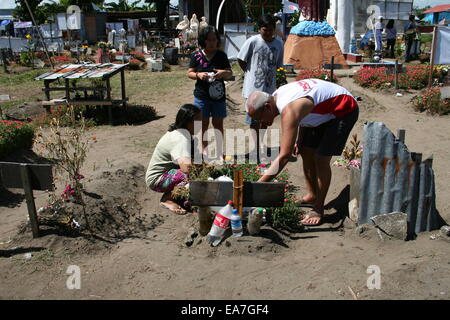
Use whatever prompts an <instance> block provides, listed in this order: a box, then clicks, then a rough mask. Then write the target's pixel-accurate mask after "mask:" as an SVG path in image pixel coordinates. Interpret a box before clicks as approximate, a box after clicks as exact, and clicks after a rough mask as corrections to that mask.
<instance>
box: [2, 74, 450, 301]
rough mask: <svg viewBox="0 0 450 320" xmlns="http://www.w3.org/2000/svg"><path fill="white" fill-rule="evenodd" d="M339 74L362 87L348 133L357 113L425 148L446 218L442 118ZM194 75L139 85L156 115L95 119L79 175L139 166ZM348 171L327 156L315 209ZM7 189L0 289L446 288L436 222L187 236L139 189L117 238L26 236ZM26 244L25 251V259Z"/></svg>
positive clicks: (121, 295)
mask: <svg viewBox="0 0 450 320" xmlns="http://www.w3.org/2000/svg"><path fill="white" fill-rule="evenodd" d="M174 72H184V71H174ZM341 84H342V85H344V86H345V87H347V88H348V89H350V90H351V91H352V92H353V93H354V94H355V95H358V96H361V97H363V103H362V104H361V116H360V120H359V121H358V125H357V126H356V127H355V129H354V131H355V132H356V133H358V134H359V136H361V133H362V124H363V122H364V121H366V120H368V121H383V122H385V123H386V125H387V126H388V127H389V128H390V129H391V130H392V131H393V132H396V130H397V128H400V127H401V128H405V129H406V144H407V146H408V147H409V149H410V150H412V151H415V152H423V153H424V156H427V154H433V155H434V159H435V160H434V166H433V167H434V170H435V175H436V190H437V208H438V210H439V211H440V213H441V215H442V216H443V217H444V219H446V220H447V221H450V207H449V200H450V199H449V194H448V181H449V178H450V171H449V170H448V160H447V159H448V158H449V152H450V151H449V150H450V141H449V139H448V137H449V136H450V127H449V126H448V120H449V118H448V117H430V116H428V115H423V114H418V113H416V112H414V111H413V110H412V109H411V108H410V105H408V102H409V99H410V96H408V95H405V96H403V97H401V98H397V97H394V96H387V95H383V94H379V93H375V92H371V91H369V90H364V89H362V88H359V87H357V86H355V85H354V84H353V83H352V80H351V79H345V78H344V79H342V81H341ZM193 85H194V83H193V81H188V80H187V81H186V83H185V84H184V85H183V86H182V87H178V88H176V89H174V90H173V94H171V95H170V96H158V95H152V94H150V93H149V94H148V95H147V96H145V97H142V101H136V102H139V103H145V104H150V105H153V106H155V107H156V109H157V110H158V113H159V115H161V116H164V117H162V118H160V119H158V120H156V121H152V122H150V123H147V124H145V125H140V126H121V127H107V126H105V127H99V128H96V129H94V130H93V132H92V133H91V134H92V135H95V136H96V138H97V141H98V142H97V143H96V144H95V145H94V147H93V148H92V150H91V151H90V152H89V155H88V161H87V163H86V166H85V176H86V177H92V180H95V179H97V178H98V177H99V176H101V174H102V172H109V175H111V176H114V174H116V173H117V172H118V170H123V169H125V170H127V168H129V167H130V165H133V166H135V167H139V166H141V168H140V169H139V170H141V171H139V170H138V172H139V173H138V174H142V170H145V168H146V167H147V164H148V161H149V160H150V156H151V152H152V150H153V149H154V147H155V145H156V143H157V141H158V140H159V138H160V136H162V134H163V133H164V132H165V131H166V129H167V127H168V125H169V124H170V123H171V122H172V121H173V119H174V116H175V114H176V111H177V108H178V107H179V106H180V105H181V104H183V103H190V102H192V100H193V99H192V89H193ZM233 87H234V88H233V89H231V90H232V92H231V97H232V99H233V100H235V101H236V102H238V103H242V98H241V97H240V90H239V86H238V85H233ZM140 99H141V98H140ZM243 119H244V116H243V113H242V112H241V111H235V112H230V114H229V117H228V118H227V119H226V121H225V127H226V128H245V126H244V125H243V124H242V121H243ZM278 124H279V123H278V122H276V123H275V127H277V126H278ZM288 168H289V170H290V171H291V174H292V180H293V181H292V182H293V184H295V185H298V186H299V187H300V191H299V193H300V194H301V193H302V190H303V188H304V183H303V175H302V169H301V165H300V164H299V162H293V163H289V165H288ZM119 181H120V180H119ZM348 181H349V177H348V172H346V171H345V170H343V169H340V168H334V167H333V181H332V186H331V188H330V192H329V196H328V199H327V203H330V205H329V206H328V209H327V211H326V213H327V214H328V215H330V217H331V219H330V220H331V221H333V219H332V217H333V215H334V214H336V213H338V211H339V210H342V206H339V205H334V204H336V203H338V204H339V201H333V200H335V199H339V198H342V197H344V196H345V193H346V192H348V190H347V189H346V186H347V185H348ZM11 192H12V195H11V196H15V197H16V198H17V201H16V203H17V204H18V205H17V206H14V207H11V208H9V207H5V206H1V207H0V216H1V217H2V219H1V221H2V222H1V224H0V269H1V270H2V272H1V273H0V298H1V299H6V298H13V299H353V296H352V294H351V293H350V289H349V287H350V288H351V289H352V290H353V291H354V292H355V293H356V294H357V297H358V299H407V298H411V299H449V298H450V258H449V255H448V253H449V243H448V242H445V241H443V240H439V239H437V240H431V239H430V236H431V235H434V234H435V233H436V232H435V233H422V234H421V235H420V236H419V237H418V239H417V240H415V241H409V242H404V241H396V240H386V239H385V240H384V241H382V240H380V238H379V236H378V234H377V233H376V232H374V230H369V231H367V232H364V233H361V234H359V233H358V232H356V231H355V229H351V228H343V227H341V228H339V226H340V224H341V221H339V220H336V221H333V223H328V224H324V225H323V226H321V227H318V228H311V229H309V230H306V231H305V232H302V233H298V234H285V233H282V232H279V231H274V230H272V229H270V228H267V227H266V228H264V229H263V231H262V234H261V236H258V237H249V236H248V237H243V238H241V239H234V238H229V239H228V240H227V241H226V242H225V243H223V244H221V245H220V246H219V247H216V248H212V247H210V246H209V245H207V244H206V243H205V241H203V240H202V239H201V238H199V237H197V238H196V239H195V241H194V244H193V245H192V246H190V247H187V246H186V245H185V244H184V243H185V238H186V236H187V235H188V233H189V230H190V229H191V228H192V227H193V226H195V224H196V220H195V217H194V216H193V215H188V216H176V215H173V214H170V213H169V212H167V211H161V210H160V209H159V206H158V202H159V196H160V195H158V194H156V193H153V192H150V191H147V192H143V193H142V194H141V195H139V202H140V206H141V207H142V210H141V211H140V216H142V217H143V218H145V219H148V220H146V221H153V222H154V223H152V224H151V226H150V225H149V227H148V229H147V230H146V231H145V232H144V233H141V234H139V235H138V236H136V237H126V238H125V239H124V240H122V241H119V242H107V241H95V242H90V241H88V240H86V239H84V238H81V237H76V238H70V237H61V236H58V235H56V234H48V235H46V236H44V237H41V238H39V239H31V237H30V234H29V233H25V234H21V235H17V228H18V226H19V225H20V224H21V223H24V222H25V221H26V217H27V215H26V205H25V203H24V202H23V201H22V202H20V201H21V200H22V199H21V197H20V192H19V191H18V190H11ZM36 198H37V200H36V202H37V205H38V206H41V205H43V204H45V201H46V198H47V195H46V194H45V193H43V192H36ZM10 203H11V202H10ZM336 216H337V215H336ZM155 221H156V222H155ZM10 239H12V240H11V242H9V241H10ZM26 252H32V254H33V257H32V258H31V259H28V260H27V259H25V258H24V253H26ZM69 265H77V266H79V267H80V270H81V289H80V290H68V289H67V287H66V281H67V279H68V276H69V275H68V274H66V270H67V268H68V266H69ZM372 265H376V266H379V267H380V270H381V289H379V290H377V289H374V290H369V289H368V288H367V285H366V284H367V279H368V277H369V274H368V273H367V268H368V267H369V266H372Z"/></svg>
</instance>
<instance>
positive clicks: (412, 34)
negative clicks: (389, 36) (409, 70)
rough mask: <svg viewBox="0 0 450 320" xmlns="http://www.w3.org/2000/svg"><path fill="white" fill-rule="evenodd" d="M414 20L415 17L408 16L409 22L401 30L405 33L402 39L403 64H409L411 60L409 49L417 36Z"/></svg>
mask: <svg viewBox="0 0 450 320" xmlns="http://www.w3.org/2000/svg"><path fill="white" fill-rule="evenodd" d="M415 19H416V16H415V15H410V16H409V20H408V22H407V23H406V24H405V28H404V30H403V31H404V33H405V35H404V39H405V44H406V51H405V62H409V61H410V60H411V49H412V46H413V44H414V40H415V39H416V36H417V25H416V23H415V22H414V20H415Z"/></svg>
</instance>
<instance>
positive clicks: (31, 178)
mask: <svg viewBox="0 0 450 320" xmlns="http://www.w3.org/2000/svg"><path fill="white" fill-rule="evenodd" d="M0 183H1V184H3V186H4V187H5V188H23V190H24V192H25V198H26V200H27V208H28V215H29V217H30V224H31V230H32V232H33V238H37V237H39V221H38V217H37V212H36V204H35V203H34V196H33V190H53V172H52V165H50V164H31V163H16V162H0Z"/></svg>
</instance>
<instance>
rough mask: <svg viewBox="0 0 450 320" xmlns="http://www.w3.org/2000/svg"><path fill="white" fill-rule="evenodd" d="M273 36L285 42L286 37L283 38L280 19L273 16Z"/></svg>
mask: <svg viewBox="0 0 450 320" xmlns="http://www.w3.org/2000/svg"><path fill="white" fill-rule="evenodd" d="M275 21H276V24H275V35H276V36H277V37H278V38H280V39H281V40H283V42H284V41H286V37H285V36H284V32H283V21H282V20H281V18H280V17H278V16H275Z"/></svg>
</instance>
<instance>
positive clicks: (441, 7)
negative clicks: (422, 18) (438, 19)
mask: <svg viewBox="0 0 450 320" xmlns="http://www.w3.org/2000/svg"><path fill="white" fill-rule="evenodd" d="M445 11H450V3H448V4H441V5H438V6H435V7H433V8H430V9H428V10H425V11H424V12H423V13H434V12H445Z"/></svg>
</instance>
